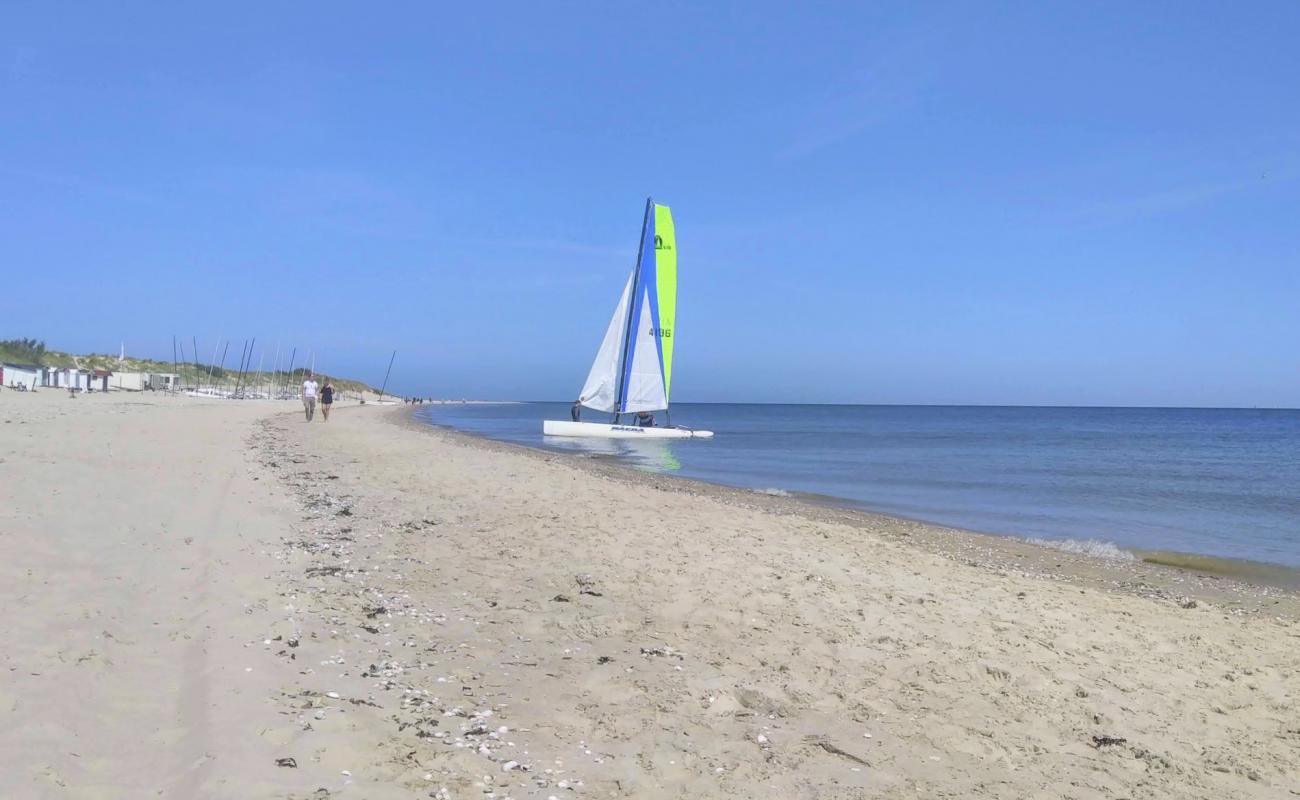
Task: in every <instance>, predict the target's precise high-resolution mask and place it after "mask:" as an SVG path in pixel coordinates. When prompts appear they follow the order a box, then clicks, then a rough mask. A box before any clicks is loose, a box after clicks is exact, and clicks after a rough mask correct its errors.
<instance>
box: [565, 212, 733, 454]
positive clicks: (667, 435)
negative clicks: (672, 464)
mask: <svg viewBox="0 0 1300 800" xmlns="http://www.w3.org/2000/svg"><path fill="white" fill-rule="evenodd" d="M676 313H677V237H676V235H675V233H674V229H673V215H672V212H671V211H670V210H669V209H668V206H662V205H659V204H658V203H656V202H655V201H654V199H653V198H651V199H647V200H646V204H645V220H644V221H643V222H642V223H641V248H640V250H639V251H638V252H637V258H636V268H635V269H634V270H632V274H631V275H630V276H629V277H628V279H627V285H626V286H624V287H623V295H622V297H620V298H619V301H618V306H617V307H616V308H615V309H614V316H613V318H612V319H610V321H609V327H608V328H606V329H605V338H604V340H603V341H602V342H601V343H600V351H599V352H597V353H596V360H595V362H593V363H592V365H591V372H590V373H589V374H588V375H587V382H586V384H584V385H583V387H582V393H581V394H580V395H578V402H579V403H580V404H581V405H582V406H584V407H586V408H589V409H591V410H592V411H603V412H605V413H608V414H613V415H614V417H613V419H612V420H611V421H609V422H568V421H563V420H553V419H548V420H546V421H544V422H543V423H542V432H543V433H545V434H546V435H547V436H599V437H602V438H607V439H690V438H693V437H694V438H709V437H711V436H713V431H693V430H691V429H689V428H679V427H674V426H673V425H672V423H671V420H670V419H669V420H668V425H667V426H666V427H660V426H650V425H640V424H638V423H637V419H636V417H637V414H638V412H650V411H663V412H664V414H665V417H667V411H668V389H669V387H670V385H671V383H672V375H673V320H674V317H675V316H676ZM624 417H628V420H627V421H626V422H625V421H624Z"/></svg>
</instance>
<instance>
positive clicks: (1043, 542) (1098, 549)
mask: <svg viewBox="0 0 1300 800" xmlns="http://www.w3.org/2000/svg"><path fill="white" fill-rule="evenodd" d="M1027 541H1028V542H1030V543H1031V544H1036V545H1039V546H1041V547H1050V548H1052V549H1053V550H1060V551H1062V552H1066V553H1078V554H1079V555H1084V556H1091V557H1093V558H1105V559H1109V560H1111V561H1136V560H1137V556H1135V555H1133V554H1132V553H1130V552H1129V551H1127V550H1124V549H1121V548H1119V547H1116V546H1115V545H1113V544H1111V543H1110V542H1103V541H1101V540H1099V539H1038V538H1031V539H1028V540H1027Z"/></svg>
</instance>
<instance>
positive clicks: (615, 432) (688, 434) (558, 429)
mask: <svg viewBox="0 0 1300 800" xmlns="http://www.w3.org/2000/svg"><path fill="white" fill-rule="evenodd" d="M542 433H544V434H546V435H547V436H594V437H600V438H602V439H709V438H712V436H713V431H692V430H687V429H686V428H642V427H639V426H637V425H613V424H610V423H606V422H565V421H563V420H555V419H548V420H545V421H544V422H543V423H542Z"/></svg>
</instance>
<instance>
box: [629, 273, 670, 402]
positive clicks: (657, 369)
mask: <svg viewBox="0 0 1300 800" xmlns="http://www.w3.org/2000/svg"><path fill="white" fill-rule="evenodd" d="M639 302H640V304H641V314H640V324H638V325H637V329H636V330H634V331H632V336H631V337H630V338H629V339H628V343H627V346H628V349H629V351H630V352H631V360H632V364H631V369H630V370H629V371H628V377H627V402H626V404H625V405H624V407H623V411H624V412H635V411H658V410H660V409H663V408H667V407H668V394H667V392H665V391H664V368H663V364H662V363H661V362H660V360H659V342H658V340H657V339H656V338H655V335H654V322H653V321H652V319H653V318H652V317H651V316H650V289H649V287H646V288H645V289H644V290H643V291H642V293H641V297H640V298H639Z"/></svg>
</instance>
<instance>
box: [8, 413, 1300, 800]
mask: <svg viewBox="0 0 1300 800" xmlns="http://www.w3.org/2000/svg"><path fill="white" fill-rule="evenodd" d="M6 395H7V393H6ZM25 399H30V398H19V399H17V400H13V399H12V398H10V397H8V396H0V418H4V419H6V420H8V421H7V422H5V423H3V424H0V445H3V454H4V455H3V458H4V461H3V462H0V477H3V479H4V483H3V486H4V497H3V499H4V501H5V503H4V509H3V510H0V514H3V516H0V520H2V522H3V524H2V525H0V537H2V538H0V542H2V543H3V548H4V556H5V557H4V558H3V559H0V562H2V563H0V570H3V571H2V572H0V593H3V595H4V596H3V598H2V599H3V601H4V602H5V604H6V607H8V608H21V609H23V613H22V614H21V615H19V617H18V619H17V620H16V621H15V622H14V623H13V627H12V629H11V630H10V631H9V632H8V633H7V639H6V641H7V643H11V644H9V646H7V648H6V652H5V656H4V664H5V670H4V672H3V673H0V708H3V709H4V710H5V711H6V712H8V713H7V714H6V717H7V718H8V720H10V724H8V725H6V726H5V729H4V730H3V731H0V795H4V796H13V797H47V796H48V797H140V796H163V797H301V798H306V797H358V798H360V797H367V798H373V797H381V798H382V797H429V796H433V797H439V796H441V797H494V798H502V797H517V798H522V797H542V798H548V797H552V796H554V797H561V798H570V797H573V798H576V797H584V796H586V797H679V796H680V797H706V798H712V797H718V798H721V797H736V798H740V797H845V798H847V797H934V796H945V795H946V796H961V797H1031V796H1032V797H1081V798H1082V797H1132V798H1139V797H1206V798H1210V797H1214V798H1233V797H1294V796H1296V795H1295V794H1294V793H1293V790H1297V789H1300V787H1298V786H1297V785H1296V784H1295V782H1294V777H1293V775H1292V772H1293V770H1294V765H1295V764H1296V763H1300V723H1297V722H1296V719H1297V718H1300V709H1297V705H1296V704H1297V696H1298V693H1300V679H1298V678H1297V672H1298V669H1297V668H1300V625H1298V624H1297V619H1298V615H1297V606H1296V599H1295V596H1294V595H1293V594H1291V593H1287V592H1283V591H1279V590H1277V589H1272V588H1267V587H1252V586H1249V585H1246V584H1239V583H1234V582H1232V581H1227V580H1224V579H1222V578H1216V577H1211V576H1198V575H1197V574H1196V573H1194V572H1189V571H1185V570H1177V569H1172V568H1167V567H1160V566H1156V565H1144V564H1141V563H1137V564H1133V563H1110V562H1105V561H1102V560H1099V559H1092V558H1088V557H1086V556H1081V555H1077V554H1070V553H1061V552H1058V551H1054V550H1049V549H1047V548H1041V547H1036V546H1033V545H1030V544H1028V543H1023V542H1016V541H1014V540H1008V539H1000V538H998V537H981V536H978V535H973V534H968V533H964V532H960V531H950V530H946V529H942V528H936V527H934V526H928V525H923V524H920V523H914V522H907V521H902V520H895V519H891V518H887V517H879V516H874V515H869V514H862V513H859V512H853V511H847V510H843V509H837V508H824V507H817V506H814V505H810V504H808V503H804V502H801V501H799V500H797V499H792V498H778V497H767V496H761V495H757V494H755V493H752V492H744V491H741V490H733V489H726V488H724V487H715V486H709V485H705V484H696V483H689V482H686V481H680V480H675V479H672V478H664V477H656V476H647V475H644V474H642V473H634V472H631V471H629V470H627V469H624V468H622V467H618V466H615V465H610V464H606V463H601V462H599V461H598V460H594V459H581V458H575V457H560V456H555V455H551V454H547V453H541V452H535V451H527V450H524V449H522V448H515V447H511V446H508V445H500V444H496V443H491V442H486V441H483V440H477V439H471V438H469V437H465V436H462V435H459V434H454V433H448V432H445V431H439V430H434V429H430V428H428V427H427V426H421V425H417V424H415V423H412V422H410V421H409V419H408V416H409V415H408V411H407V409H403V408H389V409H377V408H373V407H368V408H352V409H344V408H341V409H338V411H337V412H336V416H335V417H334V418H333V419H332V420H331V422H330V423H328V424H319V423H318V424H313V425H306V424H304V423H303V422H301V418H300V416H299V415H296V414H271V413H269V412H270V411H272V410H273V409H274V406H271V405H269V404H268V405H261V406H259V405H258V404H251V403H250V404H241V403H228V402H227V403H221V402H204V401H181V402H177V403H174V404H172V405H166V404H162V403H149V404H145V405H139V404H136V403H133V402H131V400H130V398H123V397H121V396H118V397H106V398H97V399H96V401H97V400H100V399H102V400H103V401H104V402H102V403H98V402H96V401H91V399H90V398H79V399H78V400H75V401H71V400H67V399H66V398H60V399H61V401H62V403H63V405H62V406H60V405H59V404H58V403H55V402H53V398H49V399H48V400H47V399H46V398H44V397H42V398H40V399H38V400H37V402H31V403H25V402H23V401H24V400H25ZM11 400H12V402H11ZM83 400H86V401H88V402H85V403H84V404H83ZM72 406H75V410H74V409H73V408H72ZM52 438H53V439H61V440H66V441H72V442H78V443H80V444H83V445H86V444H90V445H93V446H90V447H89V448H88V449H87V450H86V451H84V452H78V454H77V455H75V456H72V457H70V456H68V455H67V454H66V453H58V452H55V451H54V450H52V449H51V450H42V449H40V447H39V446H40V445H42V444H43V443H46V442H48V441H50V440H51V439H52ZM97 509H102V511H103V514H102V515H100V516H96V515H95V514H94V513H91V512H93V511H95V510H97ZM106 520H107V521H106ZM1121 739H1122V740H1123V741H1118V740H1121ZM277 758H292V759H294V763H295V764H296V767H277V766H275V759H277Z"/></svg>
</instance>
